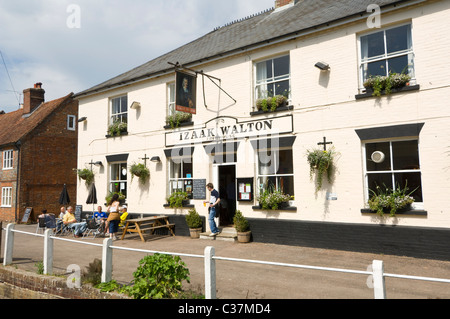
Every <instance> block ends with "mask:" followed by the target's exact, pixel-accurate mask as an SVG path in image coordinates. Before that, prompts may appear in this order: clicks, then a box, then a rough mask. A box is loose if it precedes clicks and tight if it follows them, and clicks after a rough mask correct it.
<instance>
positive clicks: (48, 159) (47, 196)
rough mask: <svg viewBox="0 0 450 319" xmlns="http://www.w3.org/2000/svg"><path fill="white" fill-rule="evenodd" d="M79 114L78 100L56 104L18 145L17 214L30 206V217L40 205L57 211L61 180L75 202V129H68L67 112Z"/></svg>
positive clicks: (38, 209) (40, 207) (35, 214)
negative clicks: (20, 144) (59, 105)
mask: <svg viewBox="0 0 450 319" xmlns="http://www.w3.org/2000/svg"><path fill="white" fill-rule="evenodd" d="M77 114H78V102H77V101H72V100H71V101H70V102H68V103H66V104H65V105H63V106H61V107H59V108H58V109H57V110H56V111H55V112H54V113H53V114H52V115H50V116H49V117H48V118H47V119H46V120H45V121H44V122H43V123H42V124H41V125H40V126H39V127H38V128H37V129H36V130H34V131H33V132H32V133H31V134H30V136H29V137H27V138H26V139H25V140H24V141H23V143H22V147H21V164H20V167H21V175H20V183H19V184H20V185H19V216H20V217H19V218H21V217H22V215H23V213H24V211H25V208H26V207H33V212H34V216H33V220H34V219H35V217H36V216H37V215H38V214H40V212H41V211H42V210H43V209H47V211H48V212H49V213H55V214H56V213H59V207H60V204H59V202H58V200H59V196H60V194H61V191H62V189H63V186H64V184H66V185H67V190H68V193H69V197H70V200H71V204H73V205H75V203H76V183H77V175H76V173H75V172H74V171H73V169H74V168H76V167H77V148H78V142H77V131H76V130H75V131H70V130H67V116H68V115H75V116H77Z"/></svg>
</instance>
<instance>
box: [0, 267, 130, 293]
mask: <svg viewBox="0 0 450 319" xmlns="http://www.w3.org/2000/svg"><path fill="white" fill-rule="evenodd" d="M66 280H67V279H66V278H60V277H53V276H44V275H38V274H34V273H32V272H27V271H23V270H19V269H13V268H11V267H3V266H1V267H0V295H1V296H2V297H3V298H5V299H60V298H62V299H129V298H128V297H127V296H124V295H120V294H116V293H102V292H100V291H99V290H98V289H95V288H93V287H92V286H90V285H82V286H81V288H80V289H73V288H69V287H67V282H66Z"/></svg>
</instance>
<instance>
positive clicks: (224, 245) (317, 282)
mask: <svg viewBox="0 0 450 319" xmlns="http://www.w3.org/2000/svg"><path fill="white" fill-rule="evenodd" d="M3 226H4V227H6V225H3ZM16 229H17V230H22V231H27V232H32V233H35V230H36V226H35V225H29V226H27V225H16ZM4 233H5V232H3V236H4ZM66 238H70V237H66ZM127 238H128V239H125V240H124V241H120V240H119V241H115V242H114V246H121V247H129V248H137V249H148V250H155V251H162V252H175V253H177V252H178V253H189V254H199V255H203V253H204V250H205V248H206V247H207V246H214V247H215V249H216V255H217V256H220V257H230V258H242V259H252V260H263V261H272V262H283V263H291V264H301V265H311V266H320V267H332V268H342V269H353V270H360V271H365V270H367V267H368V266H369V265H370V264H371V263H372V261H373V260H382V261H384V264H385V272H386V273H390V274H402V275H412V276H423V277H434V278H445V279H450V261H435V260H423V259H415V258H409V257H398V256H385V255H375V254H366V253H353V252H343V251H335V250H325V249H315V248H305V247H291V246H280V245H272V244H262V243H250V244H238V243H230V242H223V241H209V240H193V239H190V238H186V237H152V236H150V235H147V236H146V239H147V241H146V242H145V243H143V242H141V241H140V239H139V237H138V236H132V235H130V236H129V237H127ZM71 239H72V238H71ZM78 241H82V242H83V241H84V242H89V243H98V244H101V243H102V242H103V238H97V239H92V238H90V239H83V240H78ZM2 243H4V241H2ZM101 252H102V249H101V247H95V246H89V245H79V244H75V243H70V242H66V241H55V244H54V272H55V273H64V272H65V270H66V268H67V266H68V265H71V264H78V265H80V266H81V268H82V269H85V268H86V266H87V265H88V264H89V263H90V262H92V261H93V260H94V259H95V258H98V259H101ZM2 254H3V247H2ZM144 255H145V254H144V253H140V252H129V251H123V250H115V251H114V255H113V278H114V279H116V280H117V281H119V282H121V283H128V282H130V281H131V280H132V279H133V272H134V271H135V270H136V268H137V266H138V262H139V260H140V259H141V258H142V257H143V256H144ZM2 257H3V256H2ZM13 258H14V259H13V263H14V265H16V267H18V268H20V269H25V270H30V271H34V272H35V271H36V269H37V268H36V266H35V264H36V263H37V262H39V261H42V259H43V239H42V238H40V237H31V236H27V235H24V234H20V233H16V234H15V245H14V256H13ZM182 259H183V261H184V262H185V263H186V264H187V267H188V268H189V270H190V274H191V283H190V284H185V287H189V288H191V289H193V290H196V291H199V292H203V291H204V270H203V259H197V258H187V257H183V258H182ZM367 279H368V277H367V276H365V275H355V274H345V273H336V272H326V271H317V270H304V269H294V268H286V267H276V266H267V265H257V264H248V263H236V262H230V261H217V296H218V298H221V299H373V297H374V295H373V290H372V289H369V288H368V286H367ZM386 285H387V297H388V298H389V299H437V298H439V299H448V298H450V284H446V283H431V282H423V281H415V280H405V279H396V278H386Z"/></svg>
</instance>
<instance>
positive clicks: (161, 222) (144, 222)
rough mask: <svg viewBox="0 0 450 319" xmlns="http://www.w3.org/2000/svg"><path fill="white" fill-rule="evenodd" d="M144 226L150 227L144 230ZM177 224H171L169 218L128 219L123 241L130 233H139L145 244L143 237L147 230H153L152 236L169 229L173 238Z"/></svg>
mask: <svg viewBox="0 0 450 319" xmlns="http://www.w3.org/2000/svg"><path fill="white" fill-rule="evenodd" d="M142 226H150V227H145V228H143V227H142ZM174 227H175V224H170V223H169V217H168V216H154V217H145V218H138V219H127V220H126V221H125V227H124V228H123V234H122V238H121V240H123V239H124V238H125V235H126V234H127V232H129V233H138V234H139V236H140V237H141V240H142V241H143V242H145V239H144V237H143V233H144V232H145V231H147V230H151V231H152V234H154V232H155V230H156V229H160V228H167V229H168V230H169V231H170V233H171V235H172V236H175V233H174V232H173V228H174Z"/></svg>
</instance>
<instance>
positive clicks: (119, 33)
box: [0, 0, 275, 111]
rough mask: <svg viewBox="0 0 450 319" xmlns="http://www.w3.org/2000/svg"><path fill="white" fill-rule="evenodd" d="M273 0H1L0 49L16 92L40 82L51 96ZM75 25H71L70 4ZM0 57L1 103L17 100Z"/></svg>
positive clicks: (112, 73) (75, 89)
mask: <svg viewBox="0 0 450 319" xmlns="http://www.w3.org/2000/svg"><path fill="white" fill-rule="evenodd" d="M274 1H275V0H246V1H240V0H214V1H211V0H189V1H182V0H164V1H161V0H133V1H119V0H96V1H92V0H40V1H35V0H21V1H11V0H0V51H2V53H3V55H4V56H5V62H6V64H7V67H8V70H9V73H10V75H11V78H12V81H13V85H14V87H15V89H16V91H19V92H22V91H23V90H24V89H25V88H29V87H32V86H33V84H34V83H36V82H43V84H44V85H43V87H44V89H45V90H46V99H47V100H51V99H55V98H59V97H61V96H64V95H66V94H68V93H70V92H75V93H76V92H79V91H82V90H84V89H88V88H89V87H91V86H93V85H96V84H98V83H101V82H103V81H106V80H108V79H110V78H111V77H113V76H116V75H119V74H120V73H122V72H125V71H128V70H129V69H131V68H134V67H136V66H138V65H140V64H143V63H145V62H147V61H149V60H151V59H153V58H156V57H158V56H160V55H162V54H164V53H166V52H169V51H171V50H173V49H175V48H177V47H179V46H181V45H183V44H185V43H188V42H190V41H192V40H194V39H196V38H198V37H200V36H202V35H204V34H206V33H208V32H210V31H212V30H213V29H214V28H215V27H218V26H222V25H224V24H226V23H228V22H231V21H233V20H236V19H239V18H244V17H246V16H248V15H251V14H253V13H257V12H260V11H262V10H265V9H268V8H270V7H273V5H274ZM71 4H74V5H77V6H78V7H79V8H80V10H81V11H80V18H81V21H80V26H81V28H79V29H77V28H69V27H68V25H67V20H68V18H73V17H72V16H71V14H72V13H73V12H67V8H68V6H69V5H71ZM11 90H12V88H11V84H10V82H9V79H8V77H7V74H6V70H5V67H4V65H3V62H2V61H1V60H0V109H5V110H6V111H11V110H15V109H17V99H16V97H15V96H14V94H13V92H10V91H11Z"/></svg>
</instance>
